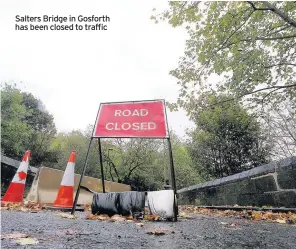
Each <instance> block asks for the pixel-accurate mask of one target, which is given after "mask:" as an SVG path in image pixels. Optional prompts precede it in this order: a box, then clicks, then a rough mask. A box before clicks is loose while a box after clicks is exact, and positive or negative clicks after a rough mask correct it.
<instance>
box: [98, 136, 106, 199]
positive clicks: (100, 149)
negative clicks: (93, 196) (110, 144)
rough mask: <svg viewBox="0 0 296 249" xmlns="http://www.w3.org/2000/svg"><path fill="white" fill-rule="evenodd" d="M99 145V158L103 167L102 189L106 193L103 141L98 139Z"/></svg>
mask: <svg viewBox="0 0 296 249" xmlns="http://www.w3.org/2000/svg"><path fill="white" fill-rule="evenodd" d="M98 144H99V156H100V166H101V177H102V179H101V181H102V187H103V193H106V191H105V178H104V168H103V157H102V146H101V139H100V138H99V139H98Z"/></svg>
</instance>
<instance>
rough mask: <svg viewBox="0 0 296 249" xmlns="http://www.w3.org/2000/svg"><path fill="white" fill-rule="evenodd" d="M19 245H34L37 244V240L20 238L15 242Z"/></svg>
mask: <svg viewBox="0 0 296 249" xmlns="http://www.w3.org/2000/svg"><path fill="white" fill-rule="evenodd" d="M16 243H17V244H19V245H36V244H38V240H36V239H33V238H22V239H19V240H17V241H16Z"/></svg>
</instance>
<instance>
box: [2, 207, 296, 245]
mask: <svg viewBox="0 0 296 249" xmlns="http://www.w3.org/2000/svg"><path fill="white" fill-rule="evenodd" d="M75 214H76V215H77V216H78V218H77V219H67V218H62V217H59V216H55V215H54V212H51V211H40V212H37V213H30V212H20V211H7V210H5V211H1V226H2V234H10V233H25V234H28V235H29V236H30V237H31V238H36V239H37V240H38V244H36V245H30V246H29V245H26V246H23V245H17V244H16V240H15V239H3V238H2V240H1V244H2V246H1V248H40V249H41V248H42V249H46V248H48V249H49V248H50V249H59V248H69V249H70V248H71V249H72V248H79V249H80V248H88V249H91V248H108V249H112V248H161V249H166V248H170V249H171V248H182V249H186V248H209V249H215V248H219V249H223V248H235V249H237V248H260V249H263V248H268V249H269V248H270V249H276V248H285V249H290V248H291V249H292V248H293V249H295V248H296V226H292V225H288V224H278V223H269V222H263V221H259V222H255V221H249V220H245V219H235V218H226V217H225V218H224V217H212V216H205V215H194V216H193V219H189V220H185V219H180V220H179V221H178V222H176V223H174V222H143V223H144V226H143V227H140V226H139V225H137V223H136V222H131V223H128V222H126V221H124V222H109V221H98V220H86V219H85V217H86V215H87V213H86V212H76V213H75ZM231 224H232V225H231ZM155 229H162V231H165V234H164V235H161V236H156V235H150V234H148V233H147V232H149V231H154V230H155Z"/></svg>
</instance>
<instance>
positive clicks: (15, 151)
mask: <svg viewBox="0 0 296 249" xmlns="http://www.w3.org/2000/svg"><path fill="white" fill-rule="evenodd" d="M22 101H23V95H22V94H21V93H20V92H19V91H18V90H17V89H15V88H14V87H12V86H6V87H5V88H4V89H3V90H1V150H2V151H1V152H2V153H4V154H5V155H7V156H10V157H13V158H21V154H22V153H24V151H25V150H26V149H27V148H26V146H25V145H27V144H28V141H29V138H30V135H31V130H30V127H29V125H28V124H27V123H25V122H24V120H25V117H26V108H25V106H24V105H22Z"/></svg>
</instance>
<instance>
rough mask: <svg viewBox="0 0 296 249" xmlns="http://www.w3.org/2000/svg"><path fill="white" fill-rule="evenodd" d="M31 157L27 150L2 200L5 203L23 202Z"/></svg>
mask: <svg viewBox="0 0 296 249" xmlns="http://www.w3.org/2000/svg"><path fill="white" fill-rule="evenodd" d="M30 156H31V151H30V150H27V151H26V153H25V155H24V157H23V160H22V162H21V163H20V166H19V168H18V170H17V171H16V173H15V175H14V177H13V179H12V181H11V183H10V185H9V187H8V189H7V191H6V193H5V195H4V196H3V198H2V201H3V202H23V195H24V191H25V183H26V179H27V172H28V167H29V160H30Z"/></svg>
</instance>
